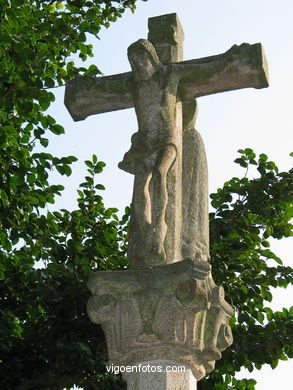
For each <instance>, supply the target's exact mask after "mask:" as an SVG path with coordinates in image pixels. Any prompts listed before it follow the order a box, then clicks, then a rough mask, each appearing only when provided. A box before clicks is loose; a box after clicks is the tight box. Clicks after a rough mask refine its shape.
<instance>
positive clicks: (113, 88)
mask: <svg viewBox="0 0 293 390" xmlns="http://www.w3.org/2000/svg"><path fill="white" fill-rule="evenodd" d="M131 74H132V73H131V72H127V73H120V74H117V75H114V76H105V77H77V78H76V79H74V80H71V81H70V82H69V83H68V84H67V85H66V89H65V98H64V104H65V106H66V108H67V109H68V111H69V113H70V115H71V116H72V118H73V120H74V121H80V120H83V119H85V118H87V117H88V116H89V115H93V114H100V113H103V112H109V111H115V110H122V109H125V108H130V107H133V104H134V103H133V98H132V95H131V92H130V79H131Z"/></svg>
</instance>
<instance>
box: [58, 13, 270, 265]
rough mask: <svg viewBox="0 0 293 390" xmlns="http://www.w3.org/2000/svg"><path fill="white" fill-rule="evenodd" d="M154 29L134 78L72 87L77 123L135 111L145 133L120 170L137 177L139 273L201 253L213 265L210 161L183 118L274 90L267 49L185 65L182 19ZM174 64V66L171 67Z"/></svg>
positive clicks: (68, 99)
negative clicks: (218, 100)
mask: <svg viewBox="0 0 293 390" xmlns="http://www.w3.org/2000/svg"><path fill="white" fill-rule="evenodd" d="M160 20H161V21H162V22H161V24H160V23H159V27H158V28H156V23H158V22H159V21H160ZM168 23H171V25H170V26H171V27H170V29H169V30H168V29H167V38H166V39H165V40H163V41H162V39H161V38H160V37H161V35H162V34H163V33H162V32H160V31H163V30H161V28H162V26H163V27H164V26H165V25H166V24H168ZM176 23H177V24H176ZM149 25H150V26H151V28H152V30H151V31H150V34H149V38H150V39H152V40H153V42H154V45H155V46H154V45H153V44H152V43H151V42H150V41H147V40H139V41H137V42H136V43H134V44H132V45H131V46H130V47H129V50H128V55H129V60H130V63H131V66H132V72H130V73H124V74H120V75H115V76H109V77H101V78H86V79H81V78H79V79H77V80H75V81H72V82H70V83H69V84H68V86H67V89H66V95H65V104H66V105H67V107H68V109H69V111H70V112H71V114H72V115H73V117H74V118H75V119H81V118H84V117H86V116H87V115H90V114H93V113H99V112H105V111H110V110H116V109H122V108H128V107H131V106H132V105H134V107H135V110H136V114H137V119H138V132H137V133H135V134H134V135H133V137H132V147H131V149H130V151H129V152H127V153H126V155H125V157H124V159H123V161H122V162H121V163H120V165H119V166H120V168H121V169H124V170H126V171H128V172H130V173H132V174H134V175H135V184H134V194H133V202H132V204H133V209H132V217H131V231H130V237H129V259H130V261H131V262H132V263H133V264H134V266H135V267H137V266H140V265H147V264H149V265H158V264H169V263H173V262H175V261H180V260H182V259H184V258H185V256H186V255H188V254H189V253H191V254H192V255H194V253H197V254H198V249H199V248H201V249H200V250H201V252H202V259H203V260H206V259H207V258H208V242H207V236H208V235H207V168H206V158H205V153H204V147H203V143H202V142H201V140H200V136H199V135H198V133H197V132H195V131H194V129H192V131H191V130H190V122H192V119H188V120H185V118H183V116H182V107H184V109H183V113H185V114H184V115H186V116H187V115H191V118H192V117H193V116H194V115H193V114H190V111H192V108H190V107H192V104H194V103H193V101H194V98H195V97H198V96H203V95H207V94H211V93H217V92H223V91H227V90H233V89H239V88H246V87H255V88H263V87H266V86H267V85H268V82H267V70H266V61H265V57H264V55H263V50H262V47H261V45H260V44H254V45H249V44H242V45H240V46H236V45H235V46H233V47H232V48H231V49H230V50H228V51H227V52H226V53H224V54H220V55H217V56H211V57H206V58H202V59H197V60H191V61H184V62H177V61H178V60H180V59H181V58H182V42H183V34H182V28H181V26H180V24H178V19H177V17H175V16H174V15H172V14H171V15H164V16H163V17H157V18H152V19H150V22H149ZM158 31H159V33H158ZM156 33H157V34H158V37H157V38H156ZM176 47H177V49H176ZM159 55H160V56H161V57H162V60H161V58H160V57H159ZM167 59H171V60H172V61H174V62H172V63H165V62H166V61H167ZM187 107H188V109H187ZM188 121H189V124H188V126H189V130H188V131H187V130H186V129H187V127H188V126H187V125H185V124H186V123H187V122H188ZM182 125H183V126H182ZM190 143H191V144H192V145H193V146H191V145H190ZM182 145H183V146H182ZM182 147H183V151H182ZM184 148H185V150H184ZM187 155H188V156H189V157H188V158H187V157H186V156H187ZM195 164H197V165H196V166H195ZM194 166H195V168H194ZM182 169H183V174H182ZM190 170H191V171H192V172H193V173H192V175H191V172H190ZM182 178H183V180H184V183H183V182H182ZM187 178H189V179H190V180H192V182H191V181H188V180H187ZM182 188H184V191H182ZM185 188H187V191H185ZM192 200H194V202H193V201H192ZM189 216H190V217H189ZM183 220H184V222H182V221H183ZM192 227H193V228H192ZM192 229H193V230H192ZM194 229H195V230H194ZM192 232H194V234H193V235H192V234H190V233H192ZM203 236H205V237H203ZM194 240H196V243H195V244H194V245H193V244H192V245H191V246H193V248H191V247H189V246H188V245H189V243H193V242H194Z"/></svg>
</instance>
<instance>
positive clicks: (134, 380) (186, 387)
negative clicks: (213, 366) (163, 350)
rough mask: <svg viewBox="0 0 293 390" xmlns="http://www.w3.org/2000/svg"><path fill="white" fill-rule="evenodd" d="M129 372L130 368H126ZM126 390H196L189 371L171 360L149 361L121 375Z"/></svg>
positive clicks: (194, 380) (192, 376)
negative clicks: (125, 383) (125, 384)
mask: <svg viewBox="0 0 293 390" xmlns="http://www.w3.org/2000/svg"><path fill="white" fill-rule="evenodd" d="M128 369H129V370H130V367H128ZM123 379H124V380H125V381H126V382H127V390H138V389H139V390H196V379H195V377H194V375H193V373H192V371H191V369H190V368H189V367H188V366H186V365H183V364H179V363H178V362H175V361H172V360H149V361H146V362H142V363H137V364H135V365H132V366H131V372H125V373H123Z"/></svg>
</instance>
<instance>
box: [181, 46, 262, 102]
mask: <svg viewBox="0 0 293 390" xmlns="http://www.w3.org/2000/svg"><path fill="white" fill-rule="evenodd" d="M174 65H177V64H174ZM182 65H183V67H184V65H187V68H189V67H190V66H192V65H194V72H193V74H192V72H190V74H188V75H187V76H186V77H184V76H183V78H182V80H181V83H180V90H181V95H182V98H183V99H186V100H191V99H194V98H196V97H200V96H205V95H210V94H214V93H219V92H225V91H232V90H235V89H241V88H249V87H252V88H265V87H268V85H269V84H268V70H267V61H266V58H265V55H264V51H263V48H262V45H261V44H260V43H256V44H253V45H250V44H248V43H243V44H242V45H240V46H236V45H234V46H232V47H231V49H229V50H228V51H226V52H225V53H223V54H219V55H216V56H211V57H205V58H199V59H196V60H191V61H184V62H181V63H178V66H182Z"/></svg>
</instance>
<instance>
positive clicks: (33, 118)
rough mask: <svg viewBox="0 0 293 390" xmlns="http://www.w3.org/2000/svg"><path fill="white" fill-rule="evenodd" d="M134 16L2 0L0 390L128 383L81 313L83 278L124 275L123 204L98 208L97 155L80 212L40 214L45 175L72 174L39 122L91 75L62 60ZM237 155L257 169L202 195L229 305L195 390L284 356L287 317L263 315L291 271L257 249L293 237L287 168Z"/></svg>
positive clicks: (246, 383) (45, 124)
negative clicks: (57, 94)
mask: <svg viewBox="0 0 293 390" xmlns="http://www.w3.org/2000/svg"><path fill="white" fill-rule="evenodd" d="M134 7H135V0H132V1H119V0H118V1H97V0H91V1H85V0H67V1H59V2H53V1H47V0H42V1H29V0H11V1H9V0H0V20H1V31H0V57H1V58H0V60H1V61H0V69H1V72H0V100H1V102H0V123H1V129H0V167H1V169H0V279H1V280H0V283H1V285H0V301H1V305H0V314H1V327H0V378H1V379H0V384H1V388H3V389H7V390H10V389H11V390H12V389H13V390H15V389H18V390H26V389H36V390H37V389H38V390H55V389H56V390H59V389H63V388H67V389H70V388H71V387H72V386H73V385H74V384H76V385H78V386H79V387H81V388H84V389H88V390H90V389H105V390H107V389H114V390H115V389H123V388H125V384H123V383H122V381H121V378H120V377H117V376H114V375H112V374H109V373H106V372H105V362H106V359H107V356H106V344H105V340H104V335H103V333H102V331H101V328H100V327H99V326H97V325H94V324H92V323H91V322H90V321H89V319H88V318H87V315H86V311H85V305H86V301H87V299H88V296H89V293H88V291H87V288H86V280H87V278H88V275H89V274H90V273H91V272H93V271H94V270H98V269H99V270H106V269H119V268H120V269H121V268H125V267H126V266H127V260H126V256H125V253H126V242H127V222H128V218H129V209H128V208H127V209H126V214H125V216H124V217H123V218H122V219H121V220H119V218H118V217H117V215H116V211H117V210H116V209H113V208H110V209H106V208H105V207H104V204H103V200H102V197H101V195H100V194H101V191H102V190H103V189H104V188H103V186H102V185H101V184H97V183H96V181H95V178H96V175H97V174H98V173H100V172H101V171H102V169H103V166H104V163H102V162H100V161H98V159H97V157H96V156H95V155H94V156H92V158H91V160H88V161H86V162H85V164H86V166H87V169H88V172H87V176H86V177H85V180H84V182H83V183H81V184H80V187H79V189H78V206H77V209H76V210H73V211H68V210H65V209H62V210H59V211H54V212H50V211H48V210H47V205H48V204H49V203H54V199H55V197H56V196H58V195H60V194H61V193H62V189H63V187H62V186H61V185H50V184H49V181H48V177H49V173H50V171H51V170H57V171H58V172H59V173H60V174H61V175H67V176H69V175H70V174H71V164H72V163H73V162H75V161H76V158H75V157H74V156H67V157H62V158H57V157H55V156H53V155H51V154H49V153H46V151H45V148H46V146H47V145H48V139H47V138H46V134H48V133H50V132H53V133H54V134H61V133H63V132H64V129H63V128H62V126H60V125H58V124H57V123H56V121H55V119H54V118H52V117H51V116H49V115H47V114H46V109H47V108H48V107H49V105H50V103H51V101H53V100H54V95H53V93H52V91H51V90H50V89H51V88H54V87H56V86H58V85H62V84H64V83H65V82H66V81H67V80H68V79H70V78H71V77H74V76H75V75H76V74H81V75H85V76H86V75H96V74H98V73H99V70H98V69H97V68H96V67H95V66H94V65H91V66H90V67H89V68H88V69H86V68H83V67H80V68H78V67H76V66H75V65H74V63H73V62H72V60H71V57H72V55H73V54H74V53H76V54H77V55H78V56H79V57H80V58H81V59H82V60H85V59H86V58H87V57H88V56H92V47H91V45H88V44H87V41H86V38H87V34H94V35H97V34H98V32H99V30H100V28H101V27H102V26H105V27H107V26H108V25H109V23H110V22H112V21H115V20H116V18H117V17H120V16H121V14H122V13H123V11H124V9H125V8H131V9H132V10H134ZM36 147H37V149H38V152H36ZM41 147H43V149H41ZM40 150H42V151H41V152H40ZM240 153H241V157H240V158H238V159H237V160H236V163H238V164H240V166H242V167H244V169H245V170H247V169H248V167H250V166H253V165H255V166H256V168H257V170H258V173H259V175H258V177H257V178H256V179H248V178H247V175H246V174H245V175H244V177H243V178H242V179H238V178H233V179H232V180H230V181H229V182H227V183H225V185H224V187H223V189H220V190H218V192H217V193H216V194H213V195H212V196H211V197H212V204H213V206H214V208H215V212H214V213H212V214H211V219H210V226H211V258H212V263H213V276H214V278H215V280H216V282H217V283H218V284H221V285H224V286H225V289H226V293H227V299H228V300H230V301H231V303H232V305H233V306H234V307H235V309H236V315H235V317H234V318H233V320H232V327H233V333H234V338H235V342H234V344H233V346H232V347H230V348H229V349H228V350H227V351H225V352H224V353H223V359H222V360H220V361H219V362H218V363H217V367H216V370H215V371H214V372H213V373H212V374H211V375H210V376H209V377H208V378H207V379H205V380H203V381H202V382H200V383H199V389H200V390H202V389H205V390H209V389H217V390H219V389H223V390H226V389H239V390H245V389H249V390H253V389H254V384H255V381H254V380H253V379H249V380H238V381H237V380H236V379H235V372H236V371H238V370H239V369H240V367H247V368H248V369H249V370H250V371H251V370H252V369H254V368H261V366H262V365H263V364H264V363H269V364H271V366H272V367H275V366H276V365H277V363H278V361H279V360H280V359H287V357H292V346H291V344H290V339H289V337H290V335H292V321H290V316H291V319H292V311H289V310H286V309H284V310H283V311H282V312H273V311H272V310H271V309H270V308H268V307H266V305H267V303H266V302H269V301H270V300H271V299H272V295H271V291H270V287H286V286H287V285H288V284H289V283H292V269H291V268H289V267H285V266H283V265H282V261H281V259H279V258H278V257H277V256H276V255H275V254H274V253H272V251H271V250H270V244H269V241H268V240H269V238H271V237H272V238H277V239H281V238H283V237H287V236H289V235H290V234H291V231H292V226H291V225H290V218H291V217H292V196H293V195H292V191H293V188H292V187H293V186H292V171H290V172H279V171H278V168H277V167H276V165H275V164H274V163H273V162H270V161H268V159H267V156H265V155H260V156H259V158H258V159H256V156H255V154H254V153H253V151H252V150H251V149H245V150H243V151H240ZM290 213H291V214H290ZM271 260H273V261H274V262H275V264H276V265H275V266H273V265H269V264H271ZM40 264H42V267H40Z"/></svg>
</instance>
